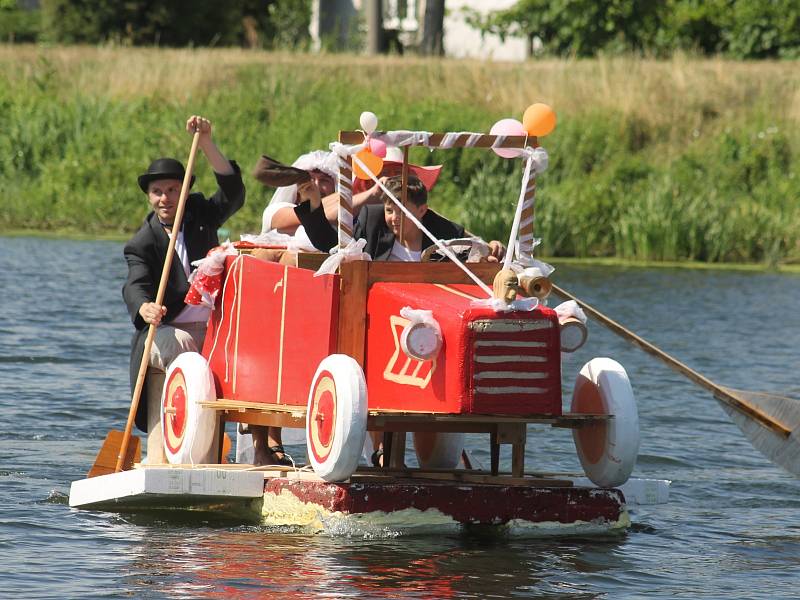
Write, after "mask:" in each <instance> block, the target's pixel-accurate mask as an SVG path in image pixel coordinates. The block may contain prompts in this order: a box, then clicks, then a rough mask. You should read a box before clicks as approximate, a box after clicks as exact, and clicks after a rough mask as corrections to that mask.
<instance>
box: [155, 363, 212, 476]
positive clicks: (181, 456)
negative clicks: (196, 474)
mask: <svg viewBox="0 0 800 600" xmlns="http://www.w3.org/2000/svg"><path fill="white" fill-rule="evenodd" d="M216 398H217V392H216V388H215V387H214V377H213V376H212V374H211V369H209V367H208V363H206V359H205V358H203V357H202V356H201V355H200V354H198V353H197V352H184V353H183V354H179V355H178V357H177V358H176V359H175V360H173V361H172V364H170V366H169V368H168V369H167V376H166V380H165V383H164V395H163V396H162V398H161V425H162V427H163V429H164V450H165V452H166V453H167V460H168V461H169V462H170V463H171V464H190V463H191V464H196V463H207V462H210V456H209V454H210V452H211V448H212V446H213V444H214V437H215V436H216V429H217V415H216V411H214V410H213V409H211V408H207V407H203V406H200V402H205V401H212V400H216Z"/></svg>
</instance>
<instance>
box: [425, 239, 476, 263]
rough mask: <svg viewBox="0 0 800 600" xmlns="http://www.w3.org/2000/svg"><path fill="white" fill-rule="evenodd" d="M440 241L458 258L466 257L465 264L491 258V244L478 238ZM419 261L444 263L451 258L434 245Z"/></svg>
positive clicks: (428, 248) (427, 249)
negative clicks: (459, 256) (460, 256)
mask: <svg viewBox="0 0 800 600" xmlns="http://www.w3.org/2000/svg"><path fill="white" fill-rule="evenodd" d="M440 241H441V243H442V245H443V246H445V247H446V248H449V249H450V250H452V252H453V254H455V255H456V256H458V255H463V256H465V258H463V259H462V260H464V262H480V261H482V260H483V259H485V258H486V257H487V256H489V254H490V252H491V249H490V248H489V244H487V243H486V242H484V241H483V240H482V239H480V238H477V237H468V238H455V239H452V240H440ZM465 253H466V254H465ZM419 260H420V262H443V261H446V260H449V258H448V257H447V256H446V255H445V254H444V253H443V252H442V251H441V250H440V249H439V246H438V245H436V244H432V245H431V246H428V247H427V248H425V250H423V251H422V254H421V255H420V258H419Z"/></svg>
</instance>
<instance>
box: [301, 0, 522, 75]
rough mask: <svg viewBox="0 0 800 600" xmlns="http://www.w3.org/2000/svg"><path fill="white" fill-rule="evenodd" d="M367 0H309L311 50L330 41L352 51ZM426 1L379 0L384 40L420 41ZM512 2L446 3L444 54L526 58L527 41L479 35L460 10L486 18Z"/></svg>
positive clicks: (412, 43)
mask: <svg viewBox="0 0 800 600" xmlns="http://www.w3.org/2000/svg"><path fill="white" fill-rule="evenodd" d="M367 1H368V0H314V2H313V12H312V18H311V28H310V31H311V37H312V40H313V43H314V47H315V48H316V49H320V48H321V47H324V46H325V45H330V44H331V42H333V41H335V43H336V46H337V47H340V48H347V47H351V46H352V43H348V39H352V36H353V34H354V32H355V31H356V30H357V28H358V27H359V26H361V27H364V12H365V8H366V3H367ZM427 1H428V0H383V1H382V5H383V6H382V8H383V28H384V30H386V32H387V37H389V38H390V39H396V40H398V41H399V43H400V44H401V45H402V46H404V47H414V46H415V45H417V44H418V43H419V40H420V37H421V35H422V27H423V24H422V23H421V22H420V19H421V15H424V14H425V12H426V2H427ZM516 1H517V0H446V5H445V9H446V12H445V16H444V39H443V45H444V52H445V55H446V56H449V57H452V58H479V59H489V60H507V61H519V60H524V59H525V58H526V56H527V41H526V40H525V39H523V38H517V37H507V38H506V40H505V42H503V41H502V40H501V39H500V38H499V36H496V35H486V36H481V33H480V31H478V30H477V29H474V28H472V27H470V26H469V25H468V24H467V22H466V19H465V15H464V9H471V10H475V11H478V12H479V13H482V14H486V13H488V12H489V11H491V10H502V9H504V8H508V7H510V6H512V5H513V4H514V3H515V2H516Z"/></svg>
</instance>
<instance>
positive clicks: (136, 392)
mask: <svg viewBox="0 0 800 600" xmlns="http://www.w3.org/2000/svg"><path fill="white" fill-rule="evenodd" d="M199 141H200V129H199V127H198V129H197V130H196V131H195V133H194V137H193V138H192V148H191V150H190V151H189V161H188V162H187V164H186V174H185V175H184V176H183V185H182V186H181V195H180V197H179V199H178V209H177V211H176V213H175V221H174V222H173V224H172V234H171V235H170V236H169V247H168V248H167V256H166V259H165V260H164V268H163V269H162V270H161V280H160V281H159V283H158V292H157V293H156V299H155V303H156V304H159V305H160V304H161V303H162V302H163V301H164V293H165V292H166V289H167V281H168V280H169V271H170V268H171V267H172V257H173V256H174V255H175V243H176V241H177V239H178V233H179V232H180V230H181V222H182V221H183V209H184V207H185V206H186V198H187V196H188V195H189V183H190V182H191V180H192V172H193V171H194V157H195V155H196V154H197V145H198V143H199ZM155 335H156V326H155V325H153V324H152V323H151V324H150V327H149V328H148V330H147V338H146V340H145V342H144V354H142V362H141V364H140V365H139V374H138V376H137V377H136V386H135V387H134V388H133V397H132V398H131V408H130V410H129V411H128V421H127V423H126V424H125V431H124V432H123V433H122V435H121V436H119V435H112V433H114V432H110V433H109V436H108V437H107V438H106V441H105V442H104V443H103V447H102V448H101V449H100V452H99V453H98V455H97V459H95V466H93V467H92V470H91V471H89V477H92V476H93V475H92V474H93V473H95V474H97V475H100V474H103V473H104V472H108V471H109V469H102V468H100V469H97V471H96V467H98V463H99V462H101V461H103V460H104V459H105V457H108V456H109V453H113V447H114V446H116V444H117V443H119V451H118V452H116V466H115V467H114V472H119V471H122V470H123V468H124V467H125V465H126V463H129V462H130V457H129V456H128V454H129V453H128V445H129V443H130V440H131V430H132V429H133V422H134V419H135V418H136V410H137V409H138V408H139V399H140V398H141V396H142V388H143V387H144V377H145V373H146V372H147V365H148V364H149V360H150V348H151V347H152V346H153V339H154V338H155Z"/></svg>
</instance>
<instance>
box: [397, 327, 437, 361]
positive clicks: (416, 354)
mask: <svg viewBox="0 0 800 600" xmlns="http://www.w3.org/2000/svg"><path fill="white" fill-rule="evenodd" d="M400 347H401V348H402V349H403V352H405V353H406V354H407V355H408V356H410V357H411V358H416V359H417V360H433V359H434V358H436V356H437V355H438V354H439V351H440V350H441V349H442V338H441V335H440V334H439V331H438V329H437V328H436V327H432V326H431V325H428V324H426V323H421V322H416V323H409V324H408V325H406V326H405V328H403V333H401V334H400Z"/></svg>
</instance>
